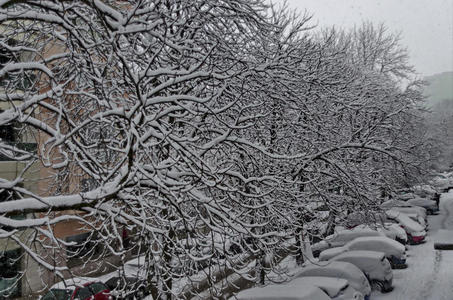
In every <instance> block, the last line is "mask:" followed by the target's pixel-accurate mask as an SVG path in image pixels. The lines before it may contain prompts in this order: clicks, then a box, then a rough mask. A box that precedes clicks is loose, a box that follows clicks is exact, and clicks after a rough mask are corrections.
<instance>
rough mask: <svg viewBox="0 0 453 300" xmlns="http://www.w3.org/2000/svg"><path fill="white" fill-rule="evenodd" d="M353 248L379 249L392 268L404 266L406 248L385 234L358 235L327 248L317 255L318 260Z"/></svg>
mask: <svg viewBox="0 0 453 300" xmlns="http://www.w3.org/2000/svg"><path fill="white" fill-rule="evenodd" d="M354 250H370V251H379V252H383V253H384V254H385V257H386V258H387V259H388V260H389V262H390V265H391V266H392V268H393V269H396V268H406V267H407V264H406V248H405V247H404V246H403V245H401V244H400V243H398V242H397V241H395V240H392V239H389V238H388V237H385V236H378V237H359V238H356V239H354V240H352V241H350V242H349V243H347V244H346V245H344V246H343V247H338V248H332V249H327V250H325V251H323V252H321V254H320V255H319V260H320V261H324V260H329V259H331V258H332V257H335V256H337V255H339V254H341V253H343V252H347V251H354Z"/></svg>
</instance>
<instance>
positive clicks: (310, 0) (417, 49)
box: [272, 0, 453, 76]
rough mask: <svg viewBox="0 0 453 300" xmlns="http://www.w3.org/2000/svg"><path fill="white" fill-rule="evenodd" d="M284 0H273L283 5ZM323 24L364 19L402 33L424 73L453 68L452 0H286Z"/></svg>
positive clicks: (342, 24) (351, 23)
mask: <svg viewBox="0 0 453 300" xmlns="http://www.w3.org/2000/svg"><path fill="white" fill-rule="evenodd" d="M283 1H284V0H272V2H273V3H276V4H281V3H283ZM287 2H288V5H289V7H291V8H297V9H298V10H299V11H302V12H303V11H304V10H305V9H306V10H307V11H308V12H309V13H310V14H313V19H312V20H313V23H317V24H319V25H320V26H326V25H327V26H331V25H335V26H338V27H342V28H350V27H353V26H354V24H360V23H361V22H362V21H363V20H369V21H371V22H373V23H376V24H378V23H381V22H383V23H385V24H386V26H387V27H388V29H389V31H391V32H395V33H398V32H400V33H401V44H402V45H403V46H405V47H407V49H408V51H409V54H410V57H411V63H412V64H413V65H414V66H415V68H416V70H417V72H418V73H420V74H421V75H423V76H425V75H432V74H435V73H441V72H446V71H453V0H287Z"/></svg>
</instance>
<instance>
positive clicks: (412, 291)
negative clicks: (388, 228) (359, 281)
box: [371, 191, 453, 300]
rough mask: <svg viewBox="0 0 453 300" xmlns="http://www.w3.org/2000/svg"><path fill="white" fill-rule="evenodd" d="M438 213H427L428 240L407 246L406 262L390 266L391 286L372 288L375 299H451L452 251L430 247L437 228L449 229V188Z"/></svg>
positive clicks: (452, 224) (452, 218)
mask: <svg viewBox="0 0 453 300" xmlns="http://www.w3.org/2000/svg"><path fill="white" fill-rule="evenodd" d="M439 207H440V213H439V214H438V215H435V216H428V224H429V225H428V240H427V242H426V243H424V244H421V245H415V246H409V250H408V265H409V267H408V268H407V269H404V270H394V287H395V288H394V290H393V291H392V292H390V293H388V294H381V293H379V292H376V291H374V292H373V293H372V297H371V298H372V299H379V300H384V299H385V300H387V299H388V300H390V299H391V300H398V299H401V300H403V299H404V300H407V299H414V300H426V299H429V300H451V299H452V295H453V268H452V266H453V251H440V250H434V246H433V240H434V237H435V236H436V233H437V232H438V231H439V229H449V230H453V191H450V192H449V193H444V194H442V195H441V199H440V203H439Z"/></svg>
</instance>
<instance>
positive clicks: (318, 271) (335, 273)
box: [295, 261, 371, 295]
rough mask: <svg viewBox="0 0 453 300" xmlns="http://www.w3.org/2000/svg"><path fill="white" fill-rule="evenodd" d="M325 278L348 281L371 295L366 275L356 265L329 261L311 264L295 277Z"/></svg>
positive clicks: (358, 289)
mask: <svg viewBox="0 0 453 300" xmlns="http://www.w3.org/2000/svg"><path fill="white" fill-rule="evenodd" d="M306 276H323V277H336V278H343V279H346V280H348V282H349V284H350V285H351V286H352V287H353V288H354V289H356V290H357V291H359V292H361V293H362V294H363V295H369V294H370V292H371V287H370V284H369V282H368V279H367V278H366V276H365V274H364V273H363V272H362V271H361V270H360V269H359V268H357V267H356V266H355V265H353V264H351V263H348V262H344V261H327V262H318V263H317V264H310V265H307V266H305V267H303V268H301V269H300V270H299V271H298V272H297V273H296V275H295V277H296V278H297V277H306Z"/></svg>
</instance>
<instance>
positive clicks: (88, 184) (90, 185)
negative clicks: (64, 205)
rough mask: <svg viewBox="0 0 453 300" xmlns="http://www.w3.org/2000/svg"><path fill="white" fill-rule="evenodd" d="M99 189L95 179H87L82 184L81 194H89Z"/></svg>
mask: <svg viewBox="0 0 453 300" xmlns="http://www.w3.org/2000/svg"><path fill="white" fill-rule="evenodd" d="M97 187H98V183H97V182H96V180H94V178H85V179H82V181H81V184H80V190H81V192H88V191H91V190H93V189H95V188H97Z"/></svg>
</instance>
